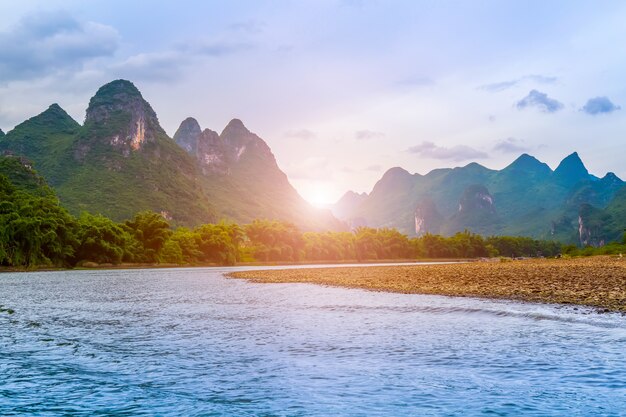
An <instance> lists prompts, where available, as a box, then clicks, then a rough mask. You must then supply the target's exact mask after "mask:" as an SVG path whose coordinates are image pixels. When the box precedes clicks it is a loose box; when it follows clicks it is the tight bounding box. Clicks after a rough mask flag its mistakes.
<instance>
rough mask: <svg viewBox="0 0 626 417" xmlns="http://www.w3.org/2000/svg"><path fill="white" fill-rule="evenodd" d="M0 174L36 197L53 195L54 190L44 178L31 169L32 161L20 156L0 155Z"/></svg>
mask: <svg viewBox="0 0 626 417" xmlns="http://www.w3.org/2000/svg"><path fill="white" fill-rule="evenodd" d="M0 175H4V176H5V177H7V178H8V179H9V181H10V182H11V184H12V185H13V186H14V187H15V188H17V189H19V190H22V191H25V192H27V193H29V194H31V195H34V196H37V197H54V191H52V188H50V187H49V186H48V184H47V183H46V180H45V179H44V178H43V177H42V176H40V175H39V174H37V172H36V171H35V170H34V169H33V163H32V162H31V161H29V160H28V159H26V158H24V157H22V156H13V155H2V156H0Z"/></svg>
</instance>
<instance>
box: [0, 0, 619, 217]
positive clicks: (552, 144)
mask: <svg viewBox="0 0 626 417" xmlns="http://www.w3.org/2000/svg"><path fill="white" fill-rule="evenodd" d="M121 4H122V3H121V2H119V1H113V2H106V3H105V2H90V3H89V4H82V3H81V2H78V1H47V2H44V1H38V0H36V1H30V2H26V3H23V4H19V5H15V4H11V5H3V6H1V8H2V11H3V16H4V17H5V19H4V20H3V22H2V23H0V45H2V46H3V48H0V58H2V60H1V62H2V64H0V79H1V80H2V82H0V128H2V129H3V130H4V131H5V132H7V131H8V130H11V128H12V127H13V126H15V125H17V124H18V123H20V122H22V121H24V120H26V119H28V118H29V117H32V116H35V115H36V114H38V113H40V112H41V111H43V110H44V109H45V108H47V106H49V105H50V104H52V103H54V102H56V103H59V105H60V106H61V107H62V108H63V109H65V110H66V111H67V112H68V113H69V114H70V115H71V116H72V117H73V118H74V119H75V120H78V121H82V120H84V112H85V110H86V108H87V104H88V101H89V98H90V97H91V96H92V95H93V94H95V91H96V90H97V88H98V87H100V86H101V85H103V84H104V83H106V82H107V81H110V80H112V79H117V78H125V79H130V80H131V81H132V82H133V83H135V84H136V85H137V87H138V88H139V90H140V91H141V92H142V95H143V96H144V98H145V99H146V100H147V101H148V102H150V103H151V105H152V107H153V108H154V109H155V111H156V112H157V115H158V116H159V120H160V121H161V123H162V125H163V127H164V129H165V130H166V132H167V133H168V135H169V136H170V137H172V136H173V134H174V132H175V130H176V129H177V128H178V125H179V124H180V123H181V122H182V121H183V120H184V119H185V118H187V117H194V118H195V119H197V120H198V122H199V123H200V125H201V127H202V128H203V129H205V128H209V129H212V130H216V131H219V130H221V128H223V126H225V125H226V124H227V123H228V121H229V120H231V119H233V118H238V119H241V120H242V121H243V122H244V124H245V125H246V126H247V127H248V129H250V130H251V131H252V132H254V133H256V134H257V135H259V136H260V137H261V138H262V139H264V140H265V141H266V142H267V143H268V145H269V146H270V147H271V149H272V151H273V153H274V154H275V156H276V159H277V162H278V164H279V166H280V167H281V169H282V170H283V171H284V172H285V173H286V174H287V176H288V177H289V180H290V182H291V183H292V184H293V185H294V187H295V188H296V189H297V190H298V192H299V193H300V194H301V195H302V196H303V197H304V198H305V199H307V200H308V201H310V202H312V203H314V204H316V205H323V204H332V203H334V202H335V201H337V200H338V199H339V198H340V197H341V196H342V195H343V194H344V193H345V192H347V191H348V190H351V191H355V192H358V193H362V192H368V193H369V192H370V191H371V189H372V188H373V186H374V184H375V183H376V181H378V180H379V179H380V178H381V177H382V175H383V173H384V172H386V171H387V170H388V169H390V168H392V167H396V166H398V167H402V168H403V169H405V170H407V171H408V172H411V173H419V174H422V175H424V174H426V173H428V172H430V171H431V170H433V169H438V168H447V167H450V168H452V167H457V166H465V165H467V164H468V163H470V162H477V163H479V164H480V165H483V166H485V167H488V168H489V169H502V168H504V167H505V166H507V165H508V164H510V163H511V162H512V161H513V160H514V159H515V158H516V157H517V156H519V155H520V154H522V153H528V154H530V155H534V156H535V157H536V158H537V159H539V160H540V161H542V162H545V163H546V164H548V166H550V167H551V169H554V168H555V167H556V166H557V165H558V163H559V162H560V161H561V160H562V159H563V158H564V157H565V156H566V155H569V154H571V153H572V152H574V151H577V152H578V153H579V154H580V155H582V159H583V160H584V162H585V165H586V166H587V168H588V169H589V171H590V172H591V173H594V174H595V175H598V176H603V175H604V174H605V173H607V172H614V173H615V174H616V175H617V176H619V177H621V178H623V177H626V168H625V167H623V164H622V163H621V159H622V155H623V153H622V152H620V151H621V150H622V145H621V144H620V140H621V135H622V134H623V133H622V132H624V131H625V130H626V129H625V128H626V116H625V115H624V111H623V110H622V106H623V105H624V103H626V86H625V85H624V83H623V81H622V78H623V77H622V76H621V74H623V71H624V70H626V61H625V60H624V59H623V56H620V55H619V54H615V51H614V50H613V48H611V45H613V44H616V42H617V41H619V39H623V37H624V35H626V29H625V28H624V27H623V25H621V23H620V22H621V21H622V20H623V19H621V18H622V17H623V16H626V5H624V4H622V3H620V2H606V3H602V4H601V5H596V4H594V5H589V4H586V3H583V2H575V3H572V2H557V3H551V4H549V5H544V4H541V3H539V2H536V3H531V4H530V5H526V4H525V5H521V4H520V5H518V4H499V3H497V2H486V3H482V4H481V5H475V4H474V5H451V3H438V4H431V3H428V2H402V1H398V2H393V3H384V4H383V3H381V2H378V1H365V0H363V1H328V2H313V3H298V4H290V3H269V2H244V3H238V4H237V5H233V4H221V3H213V2H210V3H204V4H200V5H198V4H194V3H193V2H181V3H178V4H177V5H173V4H172V5H165V6H162V7H160V8H151V9H146V8H145V6H144V3H142V2H136V3H132V4H126V3H124V10H125V13H123V14H120V13H117V10H118V7H116V6H119V5H121ZM146 10H148V11H146ZM147 16H149V17H150V18H146V17H147ZM522 17H523V18H522ZM138 19H141V24H139V25H137V22H138ZM320 19H321V20H322V21H323V22H324V24H323V25H317V24H313V23H315V22H317V21H318V20H320ZM156 28H159V29H158V30H157V29H156ZM450 28H454V29H456V31H457V32H460V33H463V34H464V36H463V37H459V36H456V35H454V36H453V35H451V34H450V33H449V30H450ZM303 29H304V30H303ZM433 40H435V41H433ZM15 45H20V47H19V48H17V47H15ZM583 58H584V59H583ZM9 98H10V99H9ZM329 150H332V151H329ZM355 150H358V152H355ZM381 150H382V151H381Z"/></svg>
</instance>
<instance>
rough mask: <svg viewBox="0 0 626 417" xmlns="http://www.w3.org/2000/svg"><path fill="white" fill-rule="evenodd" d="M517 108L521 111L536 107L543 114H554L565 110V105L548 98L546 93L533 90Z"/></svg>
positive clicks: (518, 103) (519, 102)
mask: <svg viewBox="0 0 626 417" xmlns="http://www.w3.org/2000/svg"><path fill="white" fill-rule="evenodd" d="M516 106H517V108H518V109H519V110H523V109H525V108H528V107H536V108H537V109H538V110H539V111H541V112H544V113H554V112H557V111H559V110H561V109H562V108H563V103H561V102H560V101H558V100H555V99H553V98H550V97H548V95H547V94H546V93H542V92H540V91H537V90H531V91H530V92H529V93H528V95H527V96H526V97H524V98H523V99H521V100H520V101H518V102H517V104H516Z"/></svg>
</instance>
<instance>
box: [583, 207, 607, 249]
mask: <svg viewBox="0 0 626 417" xmlns="http://www.w3.org/2000/svg"><path fill="white" fill-rule="evenodd" d="M608 221H609V216H607V215H606V214H605V213H602V210H600V209H597V208H595V207H593V206H591V205H589V204H582V205H581V206H580V209H579V213H578V238H579V239H580V245H581V246H594V247H598V246H604V244H605V240H604V236H605V233H604V232H605V231H604V230H603V229H604V227H605V226H606V223H607V222H608Z"/></svg>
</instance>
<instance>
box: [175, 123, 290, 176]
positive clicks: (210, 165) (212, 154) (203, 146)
mask: <svg viewBox="0 0 626 417" xmlns="http://www.w3.org/2000/svg"><path fill="white" fill-rule="evenodd" d="M174 140H175V141H176V143H178V144H179V145H180V146H181V147H182V148H183V149H185V150H186V151H187V152H189V153H190V154H191V155H193V156H194V157H195V158H196V160H197V161H198V163H199V164H200V167H201V168H202V171H203V173H204V174H205V175H212V174H216V175H229V174H231V173H232V172H233V170H234V169H236V167H237V166H238V165H240V164H241V162H242V161H245V163H244V164H245V165H250V164H261V165H263V166H264V167H265V168H267V169H269V170H279V169H278V165H277V164H276V160H275V159H274V155H273V154H272V152H271V150H270V148H269V146H267V143H265V141H264V140H263V139H261V138H259V137H258V136H257V135H255V134H254V133H252V132H250V131H249V130H248V129H247V128H246V127H245V126H244V124H243V123H242V122H241V120H239V119H233V120H231V121H230V122H229V123H228V125H227V126H226V127H225V128H224V130H223V131H222V133H221V134H218V133H217V132H214V131H212V130H210V129H204V130H201V128H200V125H199V124H198V122H197V121H196V120H195V119H193V118H187V119H186V120H184V121H183V122H182V123H181V125H180V127H179V128H178V130H177V131H176V134H175V135H174ZM266 173H267V172H266Z"/></svg>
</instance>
